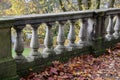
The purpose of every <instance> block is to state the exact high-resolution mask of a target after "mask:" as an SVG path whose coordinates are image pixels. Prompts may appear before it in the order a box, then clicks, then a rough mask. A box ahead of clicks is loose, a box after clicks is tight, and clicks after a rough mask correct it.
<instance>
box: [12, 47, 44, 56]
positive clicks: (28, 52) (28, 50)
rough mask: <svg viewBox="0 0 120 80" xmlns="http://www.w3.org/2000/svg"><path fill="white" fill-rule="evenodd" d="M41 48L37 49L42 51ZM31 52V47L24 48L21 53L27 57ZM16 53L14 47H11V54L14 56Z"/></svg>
mask: <svg viewBox="0 0 120 80" xmlns="http://www.w3.org/2000/svg"><path fill="white" fill-rule="evenodd" d="M42 50H43V49H42V48H39V51H40V52H42ZM30 52H31V48H24V51H23V55H24V56H25V57H27V56H28V55H29V54H30ZM15 55H16V53H15V51H14V49H13V48H12V56H13V57H14V56H15Z"/></svg>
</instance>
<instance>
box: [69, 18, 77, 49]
mask: <svg viewBox="0 0 120 80" xmlns="http://www.w3.org/2000/svg"><path fill="white" fill-rule="evenodd" d="M67 38H68V40H69V43H68V45H67V46H68V48H70V50H74V49H75V48H76V44H75V39H76V35H75V21H73V20H72V21H70V29H69V33H68V37H67Z"/></svg>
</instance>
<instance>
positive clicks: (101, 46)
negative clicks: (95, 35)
mask: <svg viewBox="0 0 120 80" xmlns="http://www.w3.org/2000/svg"><path fill="white" fill-rule="evenodd" d="M118 42H120V38H119V39H112V40H110V41H107V40H106V39H97V40H96V41H94V44H93V46H92V49H93V55H94V56H95V57H98V56H100V55H102V54H103V53H105V51H106V49H108V48H113V47H115V44H116V43H118Z"/></svg>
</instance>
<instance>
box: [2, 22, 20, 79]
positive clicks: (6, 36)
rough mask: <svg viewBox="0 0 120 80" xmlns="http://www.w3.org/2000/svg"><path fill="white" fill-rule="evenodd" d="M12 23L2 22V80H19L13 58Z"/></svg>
mask: <svg viewBox="0 0 120 80" xmlns="http://www.w3.org/2000/svg"><path fill="white" fill-rule="evenodd" d="M10 26H11V21H3V22H2V21H1V20H0V80H18V76H17V73H16V63H15V60H14V59H13V58H12V46H11V27H10Z"/></svg>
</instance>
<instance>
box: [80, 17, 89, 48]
mask: <svg viewBox="0 0 120 80" xmlns="http://www.w3.org/2000/svg"><path fill="white" fill-rule="evenodd" d="M86 30H87V29H86V20H85V19H84V18H83V19H81V26H80V31H79V35H78V36H79V37H80V41H79V42H78V48H83V47H85V46H86V44H87V43H86V32H87V31H86Z"/></svg>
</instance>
